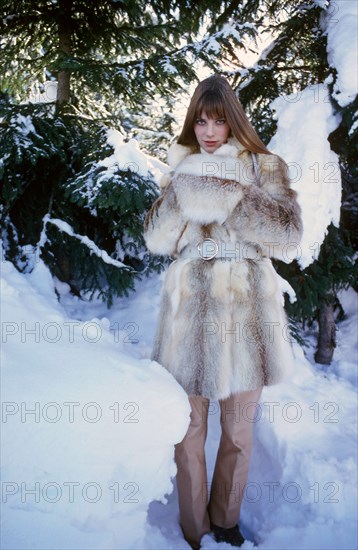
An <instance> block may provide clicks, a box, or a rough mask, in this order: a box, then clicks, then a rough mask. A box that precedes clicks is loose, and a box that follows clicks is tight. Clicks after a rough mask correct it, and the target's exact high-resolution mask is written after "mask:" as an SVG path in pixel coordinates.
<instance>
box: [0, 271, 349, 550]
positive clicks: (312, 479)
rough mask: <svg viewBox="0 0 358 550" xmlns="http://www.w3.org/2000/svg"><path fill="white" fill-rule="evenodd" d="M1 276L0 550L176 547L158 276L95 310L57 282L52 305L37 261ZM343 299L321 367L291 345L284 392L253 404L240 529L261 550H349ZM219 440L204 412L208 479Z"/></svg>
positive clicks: (182, 408) (169, 383)
mask: <svg viewBox="0 0 358 550" xmlns="http://www.w3.org/2000/svg"><path fill="white" fill-rule="evenodd" d="M1 272H2V273H1V275H2V290H1V293H2V311H1V313H2V329H3V335H2V362H1V364H2V373H1V374H2V380H1V381H2V401H3V403H2V468H1V470H2V544H1V548H3V549H4V550H5V549H12V550H14V549H20V548H21V549H25V548H26V549H30V548H31V549H32V548H38V549H40V548H41V549H50V548H54V549H55V548H56V549H117V550H119V549H130V548H143V549H144V548H152V549H154V548H168V549H169V548H173V549H174V548H176V549H179V548H183V549H184V548H189V547H188V545H187V544H186V542H185V541H184V539H183V537H182V534H181V531H180V528H179V525H178V506H177V499H176V489H175V481H174V490H173V484H172V481H171V478H172V479H173V478H174V476H175V463H174V460H173V451H174V444H175V443H176V442H178V441H180V440H181V439H182V437H183V435H184V433H185V431H186V427H187V425H188V419H189V406H188V402H187V398H186V395H185V394H184V392H183V391H182V389H181V388H180V386H179V385H178V384H177V383H176V382H175V380H174V379H173V378H172V377H171V376H170V375H169V374H168V373H167V372H166V371H165V370H164V369H163V368H162V367H160V366H159V365H157V364H156V363H154V362H151V361H150V360H149V354H150V348H151V345H152V339H153V335H154V326H155V320H156V316H157V314H158V307H159V298H160V288H161V278H162V277H163V275H161V276H156V277H153V278H152V279H148V280H144V281H143V282H142V283H140V284H139V285H138V289H137V292H136V294H133V295H132V296H131V297H130V298H128V299H124V300H118V302H117V303H116V304H115V307H113V308H112V309H111V310H109V311H108V310H106V308H105V306H104V305H103V304H102V303H101V302H96V301H95V302H87V301H85V300H79V299H78V298H76V297H73V296H71V295H70V293H69V292H68V287H67V286H66V285H64V284H62V283H59V282H57V290H58V292H59V294H60V296H61V303H59V302H58V301H57V299H56V296H55V294H54V292H53V282H52V279H51V277H50V275H49V273H48V271H47V269H46V267H45V266H44V265H43V264H42V262H41V261H38V262H37V263H36V268H35V271H34V272H33V273H32V274H31V275H23V274H19V273H18V272H17V271H16V270H15V269H14V268H13V267H12V265H11V264H9V263H7V262H3V263H2V264H1ZM342 300H343V301H344V305H345V307H346V313H347V318H346V320H344V321H343V322H341V324H340V325H339V327H340V329H339V332H338V348H337V350H336V355H335V360H334V362H333V364H332V366H331V367H330V368H328V369H326V368H323V367H320V366H316V365H311V364H310V363H309V361H308V360H307V358H305V356H304V354H303V351H302V350H301V348H300V347H299V346H298V345H297V344H295V345H294V351H295V358H296V361H295V368H296V371H295V376H294V378H293V380H292V381H290V382H289V383H285V384H281V385H278V386H273V387H271V388H265V389H264V392H263V395H262V399H261V404H260V409H259V415H258V417H257V418H256V419H255V422H254V434H255V445H254V451H253V456H252V463H251V468H250V476H249V481H248V485H247V488H246V491H245V498H244V504H243V508H242V516H241V520H242V528H243V531H244V533H245V534H246V536H247V537H248V538H249V539H251V540H252V539H253V538H254V539H255V540H256V543H257V544H258V548H260V549H281V548H282V549H290V548H292V549H297V548H307V549H326V548H327V549H328V548H332V549H333V548H335V549H337V548H341V549H343V548H344V549H348V548H352V549H353V548H356V543H357V533H356V514H357V509H356V502H357V495H356V479H355V478H356V471H357V457H356V410H357V409H356V380H355V378H354V369H355V359H356V352H357V348H356V335H355V330H354V329H355V327H356V322H357V296H356V294H355V293H354V291H349V292H348V293H344V294H343V295H342ZM308 342H309V343H310V346H309V348H308V349H307V350H306V353H307V356H308V357H310V356H311V355H312V349H313V348H312V343H311V342H312V340H311V338H310V337H309V335H308ZM31 411H32V412H31ZM248 415H250V412H248ZM219 436H220V430H219V418H218V406H217V403H216V402H212V403H211V408H210V415H209V435H208V440H207V462H208V474H209V479H210V478H211V475H212V472H213V468H214V460H215V452H216V448H217V444H218V439H219ZM252 547H253V544H252V542H250V541H249V540H248V541H246V542H245V544H244V546H243V548H252ZM203 548H204V549H205V548H229V546H228V545H225V544H224V543H222V544H220V545H218V544H216V543H215V542H214V541H213V540H212V538H211V537H210V536H209V535H206V536H205V537H204V539H203Z"/></svg>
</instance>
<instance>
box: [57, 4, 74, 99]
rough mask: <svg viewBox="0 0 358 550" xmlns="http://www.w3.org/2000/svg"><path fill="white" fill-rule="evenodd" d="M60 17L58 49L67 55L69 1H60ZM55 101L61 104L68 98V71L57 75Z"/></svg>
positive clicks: (69, 37) (69, 29)
mask: <svg viewBox="0 0 358 550" xmlns="http://www.w3.org/2000/svg"><path fill="white" fill-rule="evenodd" d="M61 8H62V9H61V12H62V13H61V17H60V18H59V22H58V38H59V50H60V52H61V53H64V54H67V55H69V54H70V53H71V27H72V25H71V11H70V9H71V2H68V1H67V2H62V6H61ZM57 81H58V84H57V98H56V99H57V103H58V105H62V104H63V103H68V102H69V100H70V71H68V70H63V71H59V72H58V76H57Z"/></svg>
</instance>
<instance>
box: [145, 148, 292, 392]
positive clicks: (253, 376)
mask: <svg viewBox="0 0 358 550" xmlns="http://www.w3.org/2000/svg"><path fill="white" fill-rule="evenodd" d="M256 159H257V163H258V177H257V176H255V167H254V164H253V157H252V155H251V153H250V152H249V151H248V150H247V149H245V147H244V146H243V145H241V143H239V142H238V141H237V140H236V139H234V138H231V139H229V141H228V143H226V144H224V145H222V146H221V147H220V148H218V149H217V150H216V151H215V152H214V153H213V154H209V153H206V152H205V151H202V152H201V153H198V154H193V153H192V151H191V150H190V148H188V147H185V146H182V145H179V144H174V145H173V146H172V147H171V148H170V150H169V154H168V161H169V164H170V165H171V166H172V168H173V169H174V172H173V173H172V175H171V176H170V177H169V178H168V177H167V178H164V182H163V185H162V187H163V193H162V195H161V196H160V197H159V198H158V199H157V200H156V201H155V202H154V204H153V205H152V207H151V209H150V210H149V212H148V213H147V216H146V218H145V224H144V238H145V241H146V244H147V247H148V249H149V250H150V251H151V252H152V253H154V254H160V255H170V256H172V257H173V258H176V259H175V260H174V261H173V263H171V264H170V266H169V268H168V270H167V272H166V276H165V282H164V286H163V291H162V301H161V309H160V315H159V321H158V326H157V334H156V338H155V343H154V349H153V353H152V359H154V360H156V361H157V362H158V363H160V364H161V365H163V366H164V367H165V368H167V369H168V370H169V372H171V373H172V375H173V376H174V377H175V378H176V380H177V381H178V382H179V383H180V384H181V386H182V387H183V388H184V389H185V391H186V392H187V393H188V394H192V395H201V396H203V397H207V398H209V399H225V398H226V397H228V396H229V395H231V394H233V393H237V392H240V391H246V390H252V389H256V388H258V387H260V386H263V385H270V384H274V383H277V382H279V381H280V380H282V378H283V376H284V374H285V371H286V370H287V368H288V367H289V365H290V363H291V359H292V355H291V347H290V342H289V340H290V338H289V333H288V325H287V320H286V317H285V314H284V310H283V307H282V296H281V293H280V291H279V287H278V276H277V274H276V271H275V270H274V268H273V266H272V264H271V261H270V257H275V258H279V259H281V260H284V261H291V260H292V259H293V258H292V250H295V247H296V248H297V244H298V243H299V240H300V236H301V217H300V208H299V206H298V204H297V202H296V192H295V191H293V190H292V189H291V188H290V183H289V178H288V171H287V170H288V169H287V165H286V163H285V162H284V160H283V159H282V158H281V157H279V156H278V155H270V154H257V155H256ZM205 238H211V239H214V240H215V241H216V243H219V245H220V246H221V247H223V246H224V248H225V250H228V251H229V254H227V256H228V257H227V258H225V259H224V258H223V257H222V256H221V257H219V258H218V257H217V258H213V259H210V260H205V259H202V258H201V257H200V256H195V254H194V256H193V255H192V254H189V255H187V254H186V253H185V251H186V250H188V249H191V250H193V249H194V250H195V249H196V245H197V243H198V242H199V243H200V242H202V240H203V239H205ZM230 251H232V253H231V252H230ZM234 251H235V252H234Z"/></svg>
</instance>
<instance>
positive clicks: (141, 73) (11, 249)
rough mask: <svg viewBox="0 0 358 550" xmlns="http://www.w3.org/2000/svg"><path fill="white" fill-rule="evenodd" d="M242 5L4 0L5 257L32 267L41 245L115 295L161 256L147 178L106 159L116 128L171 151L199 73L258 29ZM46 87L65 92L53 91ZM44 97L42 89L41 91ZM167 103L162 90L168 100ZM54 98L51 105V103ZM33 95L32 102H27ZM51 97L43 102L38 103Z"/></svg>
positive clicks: (73, 281)
mask: <svg viewBox="0 0 358 550" xmlns="http://www.w3.org/2000/svg"><path fill="white" fill-rule="evenodd" d="M236 6H237V2H233V1H232V2H229V1H221V2H218V1H215V0H204V1H203V2H194V1H191V0H187V2H185V3H183V2H180V1H179V0H176V1H174V2H167V1H165V0H153V1H151V2H147V1H143V0H135V1H131V2H127V1H123V2H122V1H115V0H101V1H99V0H98V1H94V2H88V1H87V0H56V1H52V0H36V1H35V0H31V1H29V0H2V6H1V7H2V19H1V21H0V36H1V38H0V70H1V74H2V81H1V90H0V93H1V99H2V101H1V103H0V117H1V124H0V147H1V157H2V158H1V165H0V184H1V188H2V191H1V192H2V210H1V214H2V216H1V231H2V240H3V247H4V253H5V257H6V259H10V260H12V261H13V262H14V264H15V265H16V266H17V267H18V268H19V269H20V270H31V269H32V268H33V266H34V262H35V261H36V259H37V258H38V255H39V254H42V256H43V258H44V259H45V261H46V263H47V264H48V265H49V266H50V268H51V270H52V273H53V274H54V275H56V276H57V277H58V278H59V279H61V280H62V281H66V282H67V283H68V284H69V285H70V286H71V288H72V290H73V292H76V293H77V294H79V295H80V294H81V293H82V294H83V293H86V292H87V293H89V295H90V296H93V295H94V294H97V295H100V296H102V297H103V298H104V299H105V300H107V302H108V304H111V303H112V301H113V297H114V296H116V295H117V296H121V295H123V294H125V293H126V292H127V290H128V289H131V288H133V285H134V281H135V279H136V278H137V277H140V276H141V274H143V273H146V274H148V273H150V272H151V271H152V270H153V269H154V270H158V269H160V267H161V265H162V261H161V259H159V258H152V257H150V256H149V255H148V254H147V253H146V251H145V248H144V246H143V245H144V243H143V238H142V224H143V218H144V213H145V211H146V210H147V209H148V208H149V206H150V204H151V203H152V202H153V200H154V198H155V197H156V195H157V192H158V191H157V187H156V185H155V184H154V181H153V175H152V174H150V173H146V174H144V173H141V172H139V171H137V170H135V169H133V167H132V169H131V167H127V168H126V167H123V166H122V167H121V166H120V164H118V163H116V162H115V161H114V164H113V166H112V167H108V166H107V169H105V166H104V164H103V163H104V162H105V161H106V159H107V162H108V159H109V158H110V157H111V155H112V154H113V148H111V146H110V144H109V143H108V140H107V139H106V137H107V136H108V132H109V131H110V129H113V128H115V129H117V130H119V131H120V132H121V133H122V134H123V135H124V137H125V138H130V137H133V136H134V137H138V139H139V140H140V142H141V143H142V144H143V145H144V147H145V148H146V150H147V151H148V152H151V153H155V154H156V155H157V154H158V153H159V156H162V158H163V160H164V155H163V149H164V147H163V143H164V141H167V140H168V135H169V133H171V124H172V122H173V119H172V118H171V116H170V115H169V116H168V115H164V114H163V105H165V103H162V104H160V103H159V102H158V98H161V100H162V101H163V99H164V100H165V101H167V104H166V105H167V111H169V110H170V105H171V104H172V102H174V101H175V98H176V96H177V94H178V91H180V90H184V89H185V87H186V86H187V85H188V83H190V82H191V81H192V80H194V79H195V78H196V67H197V64H198V63H200V64H204V65H205V64H206V65H207V66H209V67H211V69H212V70H213V71H217V70H219V67H220V59H221V58H222V57H223V56H224V55H227V54H229V53H230V52H233V51H234V49H235V47H237V46H238V45H239V44H241V43H242V40H243V38H244V37H245V36H254V35H255V32H256V31H255V29H254V28H253V26H252V25H246V24H244V25H240V24H239V21H238V20H237V19H236V18H235V17H234V15H235V10H236ZM46 83H47V84H49V83H50V84H51V83H52V84H53V85H54V86H53V88H52V89H56V87H57V95H56V98H51V97H49V94H48V92H47V91H46V90H48V88H46ZM46 95H47V97H46ZM162 98H163V99H162ZM51 99H52V101H51ZM29 100H31V102H32V103H31V102H29ZM40 101H45V103H39V102H40Z"/></svg>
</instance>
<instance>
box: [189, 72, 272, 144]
mask: <svg viewBox="0 0 358 550" xmlns="http://www.w3.org/2000/svg"><path fill="white" fill-rule="evenodd" d="M203 111H205V113H206V116H208V117H209V118H225V119H226V121H227V123H228V125H229V126H230V129H231V135H232V136H234V137H236V139H238V141H239V142H240V143H241V144H242V145H244V147H246V148H247V149H248V150H249V151H252V152H253V153H266V154H272V153H271V151H269V150H268V149H267V147H266V145H265V144H264V143H263V142H262V141H261V139H260V138H259V136H258V135H257V133H256V131H255V130H254V128H253V127H252V125H251V123H250V121H249V119H248V118H247V116H246V114H245V111H244V109H243V107H242V105H241V103H240V101H239V99H238V98H237V97H236V94H235V92H234V90H233V89H232V88H231V86H230V84H229V83H228V82H227V80H226V79H225V78H224V77H223V76H220V75H213V76H209V78H206V79H205V80H202V81H201V82H200V84H198V86H197V87H196V89H195V92H194V94H193V97H192V98H191V101H190V105H189V107H188V111H187V114H186V118H185V121H184V125H183V128H182V131H181V134H180V136H179V138H178V143H180V144H181V145H188V146H190V147H192V149H193V152H194V151H195V150H198V149H199V146H198V142H197V139H196V136H195V132H194V125H195V122H196V120H197V119H198V118H200V116H201V114H202V112H203Z"/></svg>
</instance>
